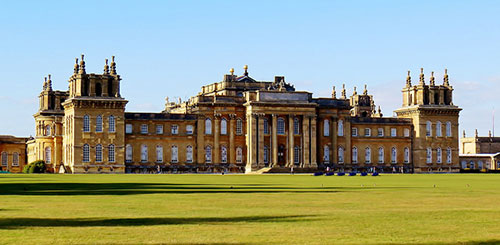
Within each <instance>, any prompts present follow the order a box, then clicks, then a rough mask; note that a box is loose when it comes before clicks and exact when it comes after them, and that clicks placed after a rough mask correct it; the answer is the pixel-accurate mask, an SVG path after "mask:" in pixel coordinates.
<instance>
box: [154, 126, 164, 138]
mask: <svg viewBox="0 0 500 245" xmlns="http://www.w3.org/2000/svg"><path fill="white" fill-rule="evenodd" d="M155 132H156V134H157V135H162V134H163V133H164V132H163V124H156V127H155Z"/></svg>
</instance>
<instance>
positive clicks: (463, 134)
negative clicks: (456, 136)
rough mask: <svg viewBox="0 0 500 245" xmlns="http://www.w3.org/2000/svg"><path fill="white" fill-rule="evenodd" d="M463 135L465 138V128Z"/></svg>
mask: <svg viewBox="0 0 500 245" xmlns="http://www.w3.org/2000/svg"><path fill="white" fill-rule="evenodd" d="M462 136H463V137H462V138H465V129H464V131H463V133H462Z"/></svg>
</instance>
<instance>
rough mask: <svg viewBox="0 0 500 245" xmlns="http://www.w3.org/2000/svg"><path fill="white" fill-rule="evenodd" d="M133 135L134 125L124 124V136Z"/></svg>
mask: <svg viewBox="0 0 500 245" xmlns="http://www.w3.org/2000/svg"><path fill="white" fill-rule="evenodd" d="M132 133H134V125H132V124H131V123H127V124H125V134H132Z"/></svg>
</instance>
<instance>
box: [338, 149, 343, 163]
mask: <svg viewBox="0 0 500 245" xmlns="http://www.w3.org/2000/svg"><path fill="white" fill-rule="evenodd" d="M338 152H339V156H338V157H339V163H344V148H342V146H339V150H338Z"/></svg>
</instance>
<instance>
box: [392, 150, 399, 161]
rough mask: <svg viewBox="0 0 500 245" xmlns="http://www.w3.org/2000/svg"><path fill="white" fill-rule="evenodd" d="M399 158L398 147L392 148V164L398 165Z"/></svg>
mask: <svg viewBox="0 0 500 245" xmlns="http://www.w3.org/2000/svg"><path fill="white" fill-rule="evenodd" d="M397 157H398V151H397V150H396V147H392V148H391V163H397V162H398V160H397Z"/></svg>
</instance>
